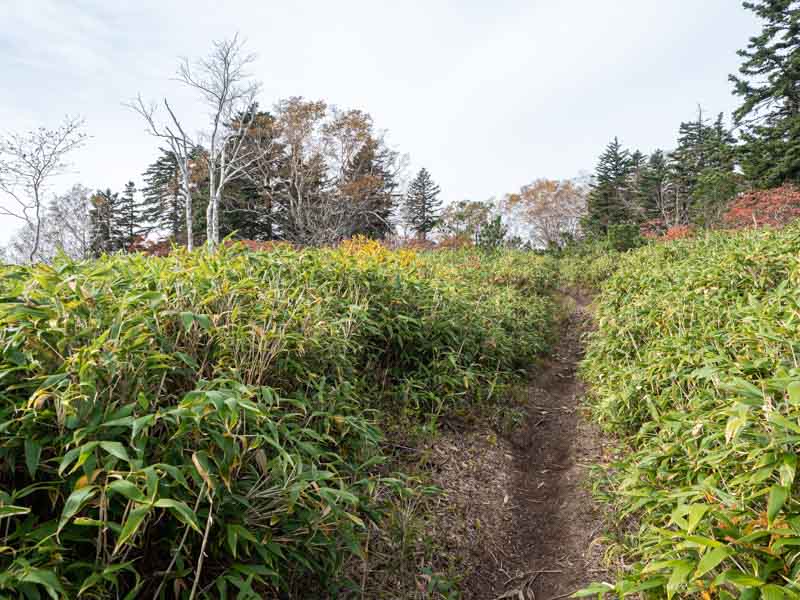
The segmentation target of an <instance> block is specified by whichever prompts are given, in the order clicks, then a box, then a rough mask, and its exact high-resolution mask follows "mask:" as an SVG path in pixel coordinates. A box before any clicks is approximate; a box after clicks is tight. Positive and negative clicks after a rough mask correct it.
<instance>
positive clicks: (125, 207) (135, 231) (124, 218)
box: [113, 181, 147, 252]
mask: <svg viewBox="0 0 800 600" xmlns="http://www.w3.org/2000/svg"><path fill="white" fill-rule="evenodd" d="M141 213H142V209H141V206H140V205H139V203H137V201H136V186H135V185H134V183H133V182H132V181H129V182H128V183H127V184H125V189H124V190H123V192H122V196H121V197H120V198H119V199H118V202H117V206H116V207H115V211H114V215H113V219H114V231H115V233H116V236H117V239H116V240H115V241H114V245H115V246H116V247H118V248H120V249H121V250H124V251H125V252H128V251H129V250H130V248H131V246H132V245H133V244H134V242H135V241H136V239H137V238H138V237H139V236H141V235H146V233H147V230H146V228H144V227H143V219H142V214H141Z"/></svg>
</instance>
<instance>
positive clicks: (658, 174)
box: [639, 150, 670, 220]
mask: <svg viewBox="0 0 800 600" xmlns="http://www.w3.org/2000/svg"><path fill="white" fill-rule="evenodd" d="M669 183H670V167H669V162H668V161H667V157H666V155H665V154H664V151H663V150H656V151H655V152H653V153H652V154H651V155H650V157H649V158H648V159H647V164H646V165H645V167H644V169H643V170H642V176H641V180H640V187H639V199H640V203H641V210H642V216H643V217H644V219H645V220H650V219H659V218H660V219H664V218H665V214H666V210H667V190H668V187H669Z"/></svg>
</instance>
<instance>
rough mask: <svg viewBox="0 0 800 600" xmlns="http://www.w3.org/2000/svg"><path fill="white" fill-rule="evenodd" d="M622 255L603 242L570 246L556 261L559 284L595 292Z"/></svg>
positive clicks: (609, 274)
mask: <svg viewBox="0 0 800 600" xmlns="http://www.w3.org/2000/svg"><path fill="white" fill-rule="evenodd" d="M622 255H623V253H621V252H617V251H616V250H614V249H612V248H611V247H610V246H609V245H608V243H606V242H605V241H603V242H585V243H583V244H577V245H575V246H572V247H570V248H569V250H568V251H567V252H564V253H562V256H561V257H560V258H559V260H558V268H559V278H560V282H561V284H562V285H565V286H567V287H571V288H582V289H584V290H590V291H591V290H597V289H599V288H600V286H601V284H602V283H603V282H604V281H605V280H606V279H608V278H609V277H610V276H611V275H612V273H614V271H615V270H616V268H617V266H618V264H619V261H620V258H621V257H622Z"/></svg>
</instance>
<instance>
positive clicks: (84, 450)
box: [58, 442, 97, 475]
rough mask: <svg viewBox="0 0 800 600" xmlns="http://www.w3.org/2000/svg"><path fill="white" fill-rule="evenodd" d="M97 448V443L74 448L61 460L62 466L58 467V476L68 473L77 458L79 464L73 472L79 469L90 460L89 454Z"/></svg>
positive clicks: (88, 443)
mask: <svg viewBox="0 0 800 600" xmlns="http://www.w3.org/2000/svg"><path fill="white" fill-rule="evenodd" d="M96 447H97V442H87V443H86V444H84V445H83V446H78V447H77V448H73V449H72V450H70V451H69V452H67V453H66V454H65V455H64V458H62V459H61V464H60V465H59V466H58V474H59V475H62V474H63V473H64V471H66V469H67V467H69V466H70V464H72V461H74V460H75V459H76V458H77V459H78V462H77V463H76V464H75V466H74V467H73V468H72V471H75V470H76V469H78V468H79V467H80V466H81V465H82V464H83V463H85V462H86V459H87V458H89V454H90V453H91V451H92V450H94V448H96Z"/></svg>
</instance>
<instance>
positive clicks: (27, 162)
mask: <svg viewBox="0 0 800 600" xmlns="http://www.w3.org/2000/svg"><path fill="white" fill-rule="evenodd" d="M83 126H84V121H83V120H82V119H80V118H76V117H66V118H65V119H64V122H63V123H62V124H61V125H60V126H59V127H57V128H56V129H47V128H45V127H39V128H38V129H34V130H33V131H29V132H27V133H8V134H6V135H4V136H2V137H0V192H2V194H3V195H4V196H5V197H6V198H7V199H9V200H10V201H11V206H0V214H2V215H6V216H10V217H14V218H16V219H18V220H20V221H22V222H23V223H24V227H25V228H27V229H28V230H29V232H30V239H31V243H30V248H29V254H28V259H29V260H30V262H33V261H34V258H35V257H36V254H37V252H38V251H39V245H40V242H41V233H42V203H43V195H44V192H45V191H46V189H47V185H48V183H49V181H50V180H51V179H52V178H53V177H54V176H56V175H60V174H62V173H64V172H65V171H66V169H67V167H68V163H67V162H66V156H67V154H68V153H69V152H71V151H72V150H75V149H76V148H78V147H79V146H80V145H81V144H83V142H84V141H85V140H86V138H87V136H86V134H85V133H84V132H83V131H82V129H83Z"/></svg>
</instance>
